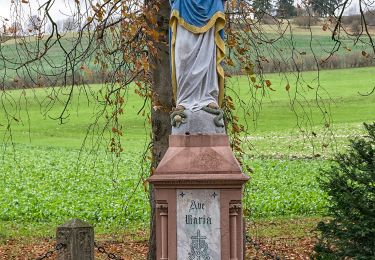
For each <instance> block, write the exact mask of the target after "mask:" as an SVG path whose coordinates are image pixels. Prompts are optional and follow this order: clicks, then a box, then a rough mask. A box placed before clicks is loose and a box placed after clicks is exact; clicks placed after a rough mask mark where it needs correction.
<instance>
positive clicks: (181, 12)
mask: <svg viewBox="0 0 375 260" xmlns="http://www.w3.org/2000/svg"><path fill="white" fill-rule="evenodd" d="M170 4H171V18H170V48H171V70H172V87H173V94H174V97H175V101H176V109H177V110H184V109H188V110H191V111H198V110H200V109H202V108H204V107H209V108H212V109H218V108H219V107H220V105H221V102H222V100H223V97H224V70H223V68H222V66H221V63H222V61H223V59H224V55H225V44H224V39H223V38H224V30H223V29H224V25H225V15H224V1H223V0H171V1H170Z"/></svg>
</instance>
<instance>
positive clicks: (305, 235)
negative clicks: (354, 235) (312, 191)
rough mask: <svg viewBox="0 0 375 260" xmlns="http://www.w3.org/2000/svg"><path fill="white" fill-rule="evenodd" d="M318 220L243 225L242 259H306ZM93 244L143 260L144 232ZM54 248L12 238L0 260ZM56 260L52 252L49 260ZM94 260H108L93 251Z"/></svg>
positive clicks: (46, 241)
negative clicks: (244, 244) (243, 251)
mask: <svg viewBox="0 0 375 260" xmlns="http://www.w3.org/2000/svg"><path fill="white" fill-rule="evenodd" d="M319 220H320V219H318V218H308V219H306V218H304V219H284V220H277V221H272V220H271V221H270V220H267V221H254V222H251V223H247V232H246V233H247V235H246V236H247V237H246V256H245V259H310V256H311V253H312V252H313V248H314V245H315V243H316V241H317V233H316V232H315V231H314V229H315V226H316V224H317V223H318V221H319ZM96 243H97V245H98V246H102V247H103V248H104V249H105V251H107V252H108V253H113V254H115V255H116V256H118V257H120V258H121V259H124V260H129V259H132V260H133V259H134V260H138V259H146V255H147V250H148V246H147V233H146V232H141V231H139V232H136V233H133V234H126V235H97V236H96ZM54 246H55V241H54V238H53V237H49V238H32V237H31V238H15V239H8V240H6V241H5V242H3V243H1V244H0V259H1V260H11V259H12V260H13V259H14V260H26V259H27V260H30V259H37V258H38V257H41V256H43V254H45V253H46V252H48V251H49V250H52V249H53V248H54ZM46 259H56V253H53V254H52V255H51V256H50V257H49V258H46ZM95 259H98V260H102V259H103V260H104V259H109V258H108V256H107V255H106V254H103V253H100V252H99V250H98V249H95Z"/></svg>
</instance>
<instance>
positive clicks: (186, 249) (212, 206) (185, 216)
mask: <svg viewBox="0 0 375 260" xmlns="http://www.w3.org/2000/svg"><path fill="white" fill-rule="evenodd" d="M220 245H221V236H220V190H218V189H189V190H187V189H177V259H215V260H219V259H221V246H220Z"/></svg>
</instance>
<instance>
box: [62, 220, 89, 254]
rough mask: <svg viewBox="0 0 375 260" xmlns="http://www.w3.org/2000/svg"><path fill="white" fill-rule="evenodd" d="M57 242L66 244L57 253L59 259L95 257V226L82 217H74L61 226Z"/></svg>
mask: <svg viewBox="0 0 375 260" xmlns="http://www.w3.org/2000/svg"><path fill="white" fill-rule="evenodd" d="M56 242H57V244H59V243H61V244H64V245H65V247H64V248H63V249H62V250H59V251H58V253H57V259H58V260H93V259H94V228H93V227H92V226H91V225H90V224H88V223H86V222H84V221H82V220H80V219H72V220H70V221H68V222H67V223H65V224H63V225H61V226H59V227H58V228H57V230H56Z"/></svg>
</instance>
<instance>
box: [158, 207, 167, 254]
mask: <svg viewBox="0 0 375 260" xmlns="http://www.w3.org/2000/svg"><path fill="white" fill-rule="evenodd" d="M156 208H157V209H158V213H159V215H160V222H161V230H160V231H161V232H160V233H161V258H160V260H168V204H167V203H166V202H162V203H157V204H156Z"/></svg>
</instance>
